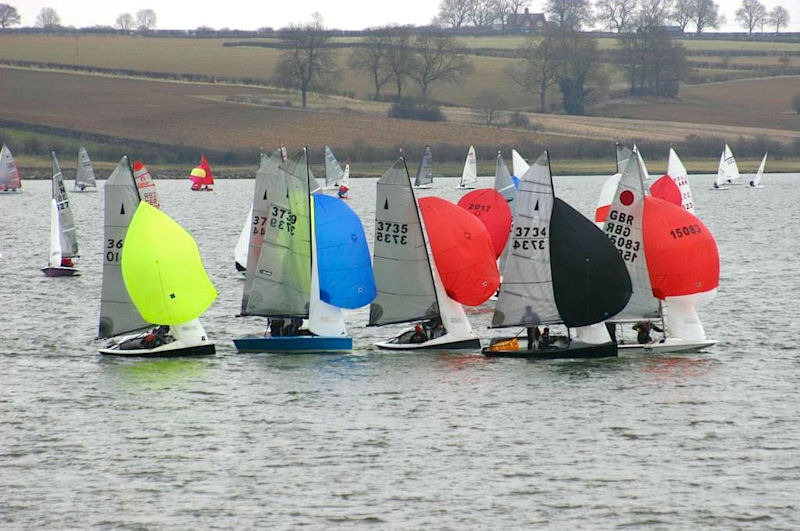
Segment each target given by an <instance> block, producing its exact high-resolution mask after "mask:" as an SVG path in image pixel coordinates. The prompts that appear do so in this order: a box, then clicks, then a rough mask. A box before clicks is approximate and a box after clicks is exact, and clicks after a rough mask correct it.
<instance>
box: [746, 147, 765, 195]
mask: <svg viewBox="0 0 800 531" xmlns="http://www.w3.org/2000/svg"><path fill="white" fill-rule="evenodd" d="M766 164H767V153H764V158H763V159H761V164H759V166H758V171H757V172H756V174H755V176H754V177H753V180H752V181H750V188H762V185H761V179H762V178H763V177H764V166H765V165H766Z"/></svg>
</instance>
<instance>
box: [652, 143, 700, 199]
mask: <svg viewBox="0 0 800 531" xmlns="http://www.w3.org/2000/svg"><path fill="white" fill-rule="evenodd" d="M640 165H641V167H644V161H643V160H642V161H640ZM645 180H646V179H645ZM650 195H652V196H653V197H659V198H661V199H664V200H666V201H669V202H670V203H674V204H676V205H678V206H679V207H681V208H683V209H685V210H686V211H687V212H691V213H694V199H693V198H692V189H691V188H690V187H689V173H688V172H687V171H686V167H685V166H684V165H683V162H681V159H680V158H679V157H678V154H677V153H675V150H674V149H672V148H669V157H668V159H667V173H666V175H663V176H661V177H659V178H658V179H656V181H655V182H653V183H652V184H651V185H650Z"/></svg>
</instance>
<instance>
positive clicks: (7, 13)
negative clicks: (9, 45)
mask: <svg viewBox="0 0 800 531" xmlns="http://www.w3.org/2000/svg"><path fill="white" fill-rule="evenodd" d="M21 22H22V18H21V17H20V15H19V11H17V8H16V7H14V6H12V5H10V4H0V28H9V27H11V26H16V25H18V24H20V23H21ZM35 26H36V27H38V28H46V29H53V28H60V27H62V26H61V17H60V16H59V14H58V12H57V11H56V10H55V9H53V8H52V7H43V8H42V9H40V10H39V12H38V13H37V14H36V23H35ZM114 27H115V28H117V29H121V30H133V29H138V30H139V31H151V30H154V29H156V12H155V11H153V10H152V9H140V10H138V11H137V12H136V15H135V16H134V15H132V14H130V13H122V14H120V15H119V16H118V17H117V19H116V21H115V25H114Z"/></svg>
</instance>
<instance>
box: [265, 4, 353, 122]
mask: <svg viewBox="0 0 800 531" xmlns="http://www.w3.org/2000/svg"><path fill="white" fill-rule="evenodd" d="M314 19H315V20H314V22H311V23H309V24H305V25H300V24H292V25H290V26H289V27H288V28H286V29H285V30H283V32H282V33H283V35H282V39H283V44H284V46H285V47H286V51H284V52H283V53H282V54H281V56H280V58H279V59H278V63H277V65H276V66H275V78H276V82H277V83H278V84H280V85H283V86H287V87H292V88H297V89H299V90H300V94H301V97H302V104H303V107H306V105H307V104H308V91H309V90H329V89H330V88H332V87H333V86H334V85H335V84H336V81H337V80H338V70H337V68H336V61H335V58H334V55H333V50H332V49H331V48H328V47H327V44H328V40H330V36H329V35H328V34H327V32H326V31H325V27H324V25H323V24H322V20H321V17H320V16H319V15H318V14H316V13H315V15H314Z"/></svg>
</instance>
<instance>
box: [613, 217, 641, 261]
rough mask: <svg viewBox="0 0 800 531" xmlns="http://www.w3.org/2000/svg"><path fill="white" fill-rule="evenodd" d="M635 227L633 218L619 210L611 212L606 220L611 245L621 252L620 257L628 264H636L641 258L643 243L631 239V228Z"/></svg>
mask: <svg viewBox="0 0 800 531" xmlns="http://www.w3.org/2000/svg"><path fill="white" fill-rule="evenodd" d="M632 226H633V216H632V215H630V214H626V213H624V212H619V211H617V210H611V211H610V212H609V213H608V219H607V220H606V227H605V230H606V234H608V238H609V239H610V240H611V243H613V244H614V246H615V247H616V248H617V250H618V251H619V254H620V256H622V259H623V260H625V261H626V262H630V263H634V262H636V259H637V258H638V257H639V249H641V246H642V243H641V242H640V241H638V240H634V239H633V238H631V232H632V230H631V227H632Z"/></svg>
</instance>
